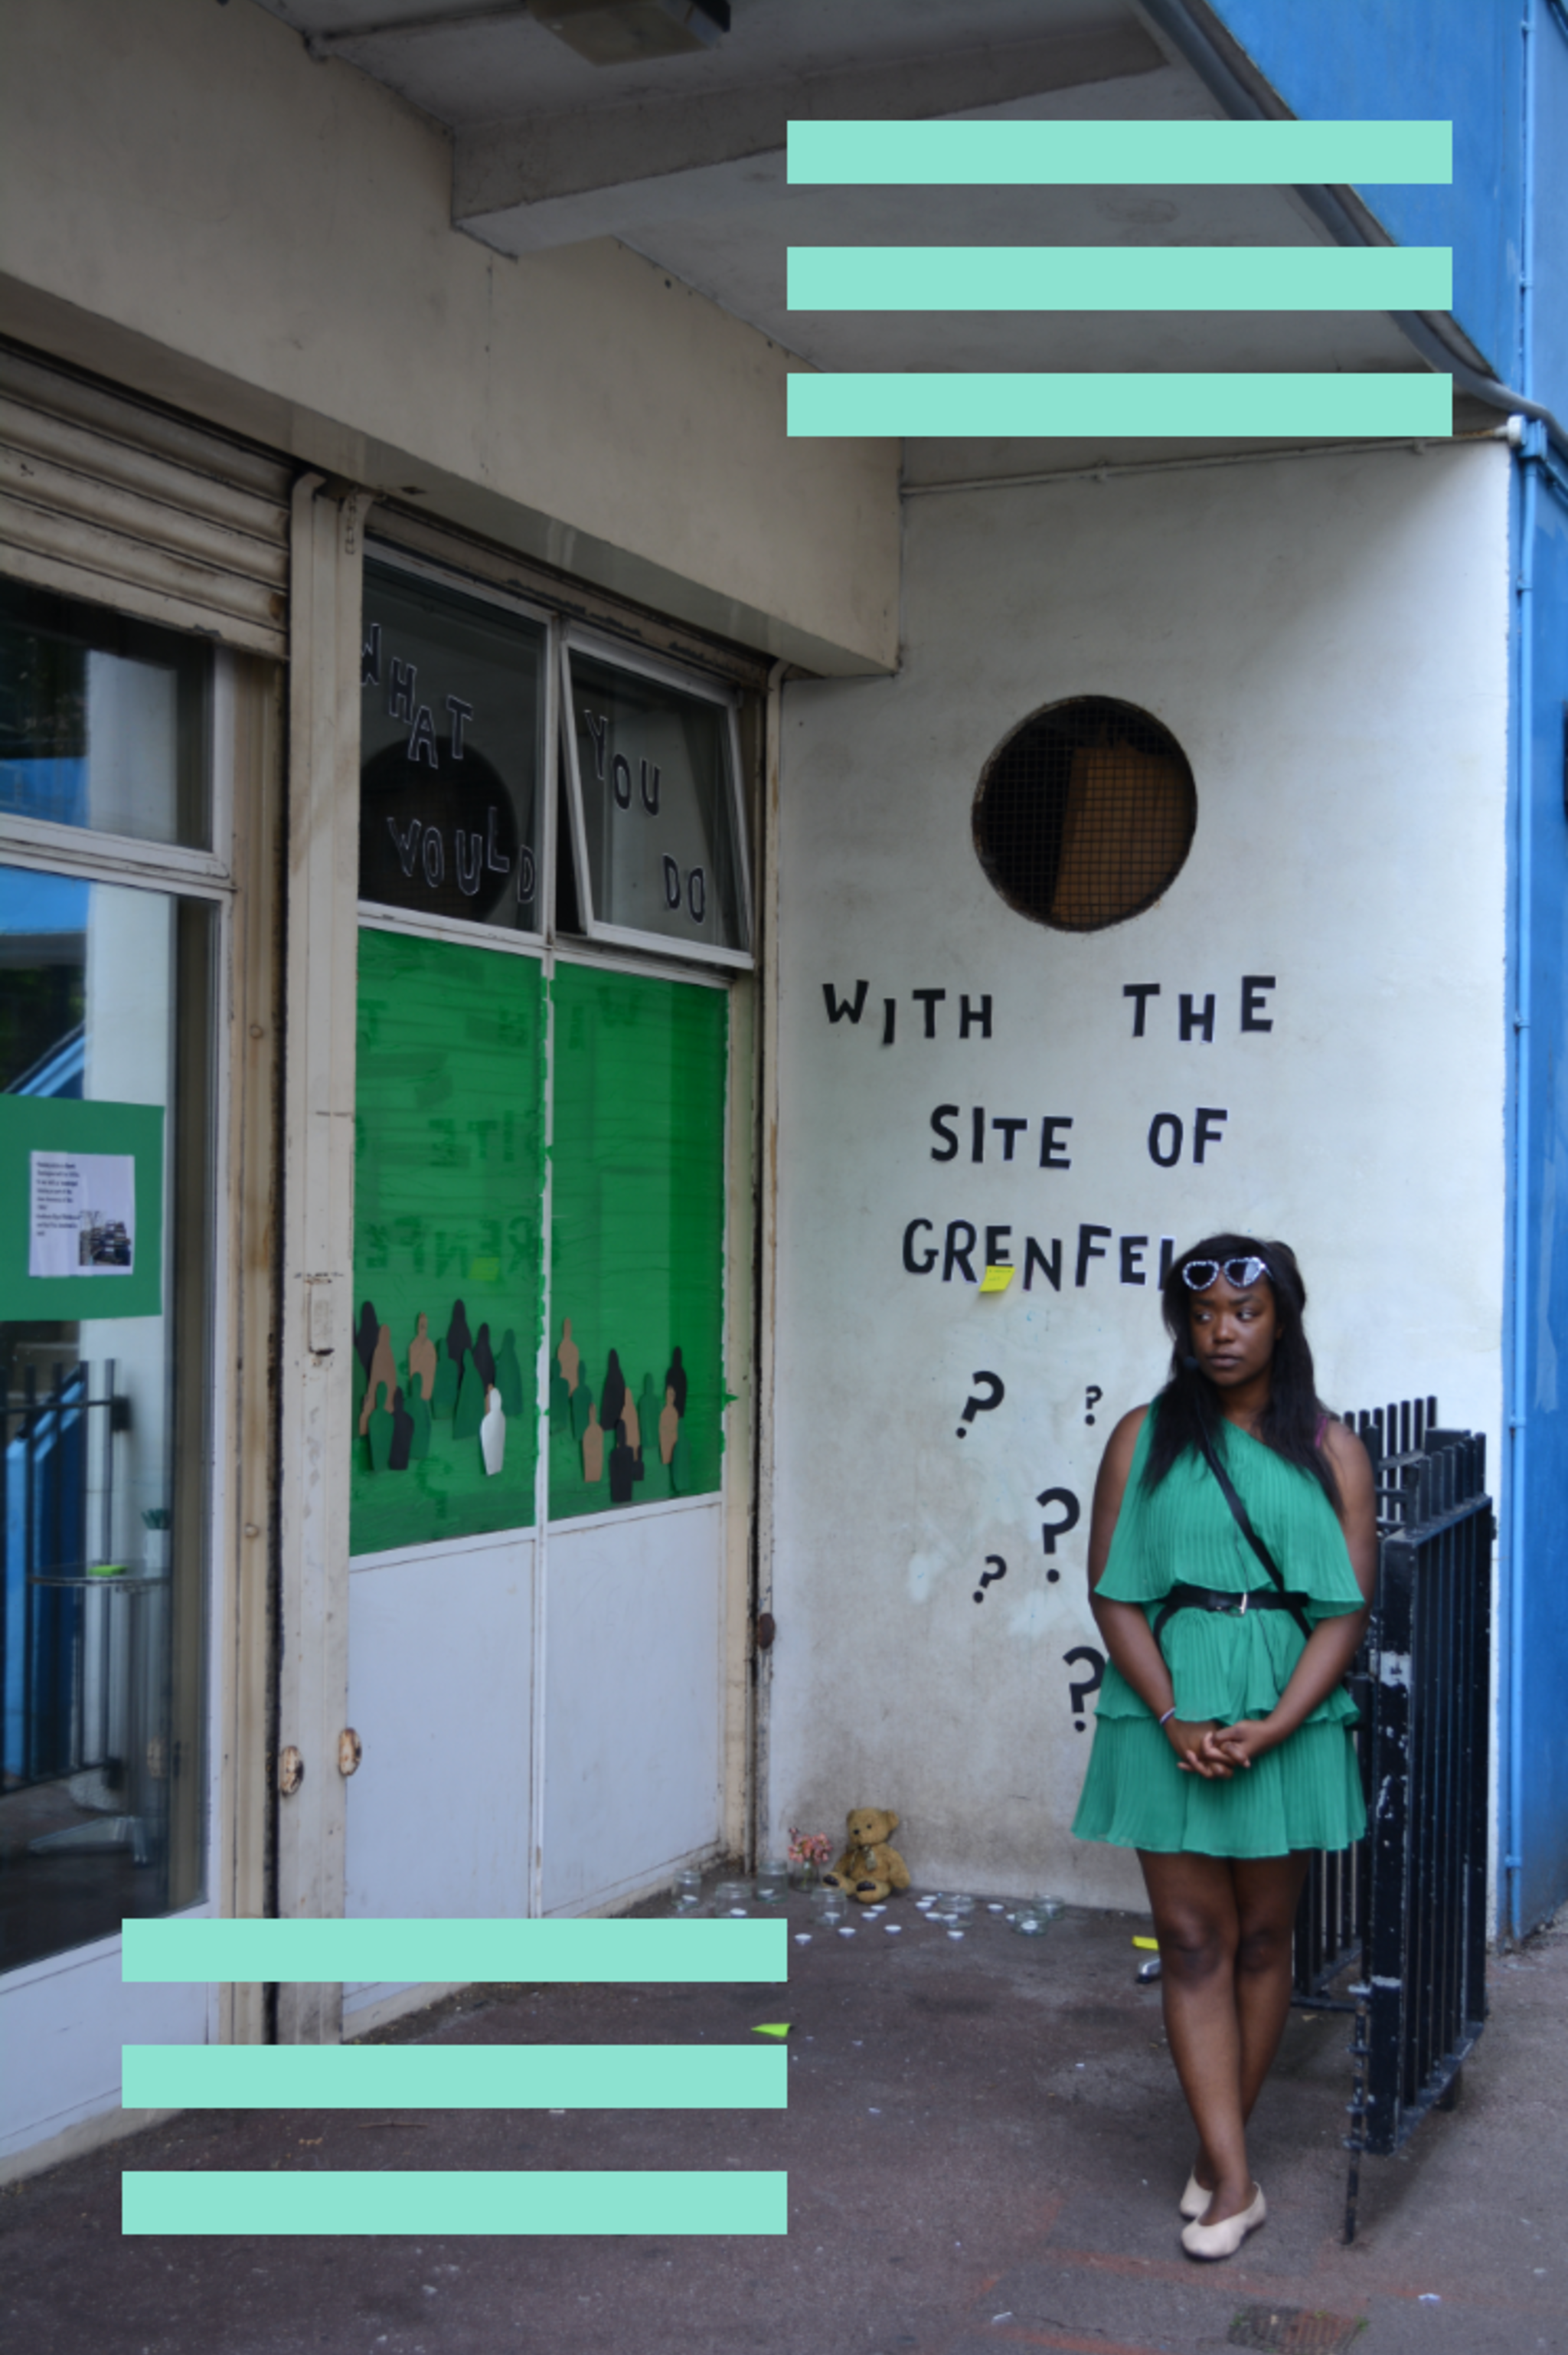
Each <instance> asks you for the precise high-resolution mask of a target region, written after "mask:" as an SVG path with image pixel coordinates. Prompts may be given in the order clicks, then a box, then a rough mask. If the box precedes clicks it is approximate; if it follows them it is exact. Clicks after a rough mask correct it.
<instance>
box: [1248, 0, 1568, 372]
mask: <svg viewBox="0 0 1568 2355" xmlns="http://www.w3.org/2000/svg"><path fill="white" fill-rule="evenodd" d="M1523 6H1524V0H1520V5H1519V6H1517V7H1516V6H1508V5H1502V0H1310V5H1303V0H1217V8H1216V13H1217V14H1218V15H1219V16H1221V17H1222V18H1223V20H1224V23H1225V25H1226V26H1227V27H1229V29H1230V30H1231V32H1232V33H1234V36H1235V37H1236V39H1237V40H1238V41H1239V42H1240V43H1241V44H1242V47H1243V48H1245V50H1246V52H1247V54H1248V56H1249V57H1250V58H1251V59H1253V62H1254V63H1255V65H1256V66H1257V68H1258V69H1259V70H1260V71H1261V72H1262V74H1263V75H1264V76H1265V78H1266V80H1267V81H1268V82H1269V83H1270V84H1271V85H1272V87H1273V88H1274V89H1275V90H1276V91H1277V92H1278V94H1279V96H1280V97H1281V98H1282V99H1283V100H1284V101H1285V103H1286V104H1287V106H1288V107H1289V108H1290V110H1291V112H1292V113H1294V114H1297V115H1299V116H1300V117H1302V118H1303V119H1304V120H1307V121H1313V122H1332V121H1336V120H1345V121H1358V120H1363V121H1364V120H1374V121H1375V120H1395V121H1438V122H1448V123H1452V124H1453V126H1454V181H1453V185H1452V186H1451V187H1446V188H1430V187H1427V188H1410V187H1370V186H1369V187H1365V188H1362V189H1361V190H1360V191H1359V193H1360V194H1361V196H1362V197H1364V198H1365V200H1366V202H1367V203H1368V204H1369V205H1370V206H1371V208H1372V211H1373V212H1374V213H1375V214H1376V215H1377V217H1378V218H1379V220H1381V221H1382V222H1383V226H1384V228H1385V229H1387V230H1388V231H1389V233H1390V235H1391V236H1392V237H1393V238H1395V239H1397V240H1398V241H1399V243H1400V244H1402V245H1446V246H1450V247H1451V248H1452V249H1453V254H1454V316H1455V317H1456V318H1457V320H1458V322H1459V325H1461V326H1462V327H1463V328H1464V330H1465V332H1466V334H1467V336H1469V337H1470V340H1471V341H1472V343H1474V344H1475V345H1476V346H1478V349H1479V350H1480V351H1481V352H1483V353H1484V354H1485V356H1486V357H1487V359H1488V361H1489V364H1490V366H1491V368H1492V369H1493V371H1494V373H1495V374H1497V375H1498V376H1499V377H1501V378H1503V379H1504V381H1505V382H1509V383H1511V382H1514V381H1516V380H1517V376H1516V371H1517V368H1518V361H1519V348H1518V332H1519V331H1518V315H1517V298H1518V287H1519V277H1520V255H1519V233H1520V103H1519V100H1520V76H1521V72H1522V63H1521V56H1520V50H1521V42H1520V29H1519V27H1520V16H1521V14H1522V13H1523ZM1536 8H1537V13H1538V15H1540V16H1542V17H1543V18H1544V17H1546V16H1548V15H1549V13H1550V11H1549V7H1548V0H1536ZM1551 37H1552V38H1556V37H1557V36H1556V34H1555V33H1552V36H1551ZM1542 46H1544V43H1543V44H1542Z"/></svg>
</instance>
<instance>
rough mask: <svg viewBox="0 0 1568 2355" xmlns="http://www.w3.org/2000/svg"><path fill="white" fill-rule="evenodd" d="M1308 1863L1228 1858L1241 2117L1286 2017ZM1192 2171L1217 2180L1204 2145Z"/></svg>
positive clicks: (1298, 1857) (1303, 1854) (1259, 2087)
mask: <svg viewBox="0 0 1568 2355" xmlns="http://www.w3.org/2000/svg"><path fill="white" fill-rule="evenodd" d="M1310 1862H1311V1858H1310V1855H1309V1854H1308V1852H1307V1851H1305V1850H1299V1849H1298V1851H1297V1852H1296V1853H1295V1854H1294V1855H1291V1856H1266V1857H1235V1858H1233V1859H1230V1860H1229V1868H1228V1869H1229V1871H1230V1875H1231V1883H1232V1887H1233V1889H1234V1891H1235V1904H1236V1923H1237V1938H1236V1959H1235V2009H1236V2026H1237V2030H1238V2032H1239V2036H1240V2041H1241V2105H1242V2117H1243V2119H1244V2120H1245V2119H1248V2118H1250V2117H1251V2115H1252V2114H1253V2111H1254V2110H1255V2107H1256V2106H1257V2097H1258V2095H1259V2094H1261V2093H1262V2091H1263V2087H1264V2083H1265V2081H1266V2078H1267V2075H1268V2073H1269V2071H1270V2069H1271V2068H1272V2067H1273V2066H1274V2057H1275V2054H1276V2053H1277V2051H1278V2050H1279V2040H1280V2038H1281V2037H1282V2036H1283V2035H1284V2033H1285V2022H1286V2020H1287V2018H1288V2016H1289V2012H1290V1981H1291V1947H1292V1941H1293V1937H1294V1934H1295V1928H1296V1908H1297V1906H1298V1903H1299V1902H1300V1898H1301V1884H1302V1882H1303V1881H1304V1880H1305V1879H1306V1877H1307V1868H1308V1864H1309V1863H1310ZM1194 2172H1195V2173H1196V2175H1197V2178H1198V2180H1199V2182H1200V2183H1201V2184H1202V2185H1203V2186H1204V2188H1205V2189H1209V2188H1211V2187H1212V2186H1213V2183H1214V2182H1215V2180H1216V2174H1215V2169H1214V2165H1213V2160H1212V2159H1211V2158H1210V2157H1209V2155H1208V2153H1207V2151H1206V2150H1204V2149H1202V2148H1200V2150H1199V2153H1198V2157H1197V2158H1196V2160H1195V2162H1194Z"/></svg>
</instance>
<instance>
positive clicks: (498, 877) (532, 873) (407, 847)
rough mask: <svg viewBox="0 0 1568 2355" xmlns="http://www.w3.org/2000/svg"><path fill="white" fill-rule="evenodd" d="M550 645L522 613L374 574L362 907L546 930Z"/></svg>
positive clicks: (368, 636) (419, 578)
mask: <svg viewBox="0 0 1568 2355" xmlns="http://www.w3.org/2000/svg"><path fill="white" fill-rule="evenodd" d="M547 644H548V639H547V634H546V629H545V626H544V624H543V623H541V622H539V621H536V620H535V619H533V618H531V617H530V616H528V615H527V614H525V613H521V612H519V611H517V610H516V609H514V607H512V606H510V605H507V604H504V603H500V602H490V601H489V600H487V599H483V598H480V597H477V596H469V595H464V594H461V593H460V592H459V591H456V590H453V589H450V588H449V587H447V586H446V585H445V584H444V583H438V582H436V581H431V580H429V579H428V578H426V577H425V576H424V575H422V574H420V573H417V572H411V571H405V570H401V569H400V568H394V567H392V566H390V565H387V564H382V563H377V562H370V563H367V564H366V568H365V619H364V650H363V653H362V655H361V659H360V705H361V710H360V762H361V767H360V815H359V896H360V898H361V900H368V901H371V902H374V903H375V904H376V905H377V906H379V907H385V908H403V909H408V910H409V911H412V912H414V913H417V914H420V915H425V916H441V917H448V918H450V917H456V918H458V919H460V920H461V921H463V922H469V923H477V924H486V925H490V926H492V927H493V928H495V929H498V930H501V931H503V932H543V930H544V928H545V908H544V889H543V881H542V872H541V857H542V853H541V834H542V819H543V814H544V798H545V794H544V780H545V775H546V752H545V744H546V732H545V731H546V699H547V698H546V647H547Z"/></svg>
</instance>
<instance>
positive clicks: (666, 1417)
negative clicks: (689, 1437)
mask: <svg viewBox="0 0 1568 2355" xmlns="http://www.w3.org/2000/svg"><path fill="white" fill-rule="evenodd" d="M680 1436H681V1417H680V1414H679V1412H678V1411H677V1408H676V1405H675V1391H674V1385H673V1383H671V1382H666V1383H665V1385H664V1407H663V1412H662V1414H661V1415H660V1417H659V1461H660V1463H661V1464H668V1463H669V1461H670V1459H671V1457H672V1456H673V1455H674V1453H675V1443H676V1441H677V1440H678V1439H679V1438H680Z"/></svg>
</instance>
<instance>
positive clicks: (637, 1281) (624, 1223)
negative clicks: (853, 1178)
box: [548, 964, 729, 1520]
mask: <svg viewBox="0 0 1568 2355" xmlns="http://www.w3.org/2000/svg"><path fill="white" fill-rule="evenodd" d="M551 997H552V1001H553V1005H554V1008H555V1028H554V1054H553V1060H554V1107H553V1128H552V1139H553V1141H552V1146H551V1159H550V1167H551V1230H550V1300H551V1309H550V1323H551V1332H550V1348H549V1359H548V1363H549V1374H550V1418H549V1427H550V1440H549V1446H550V1516H551V1518H552V1519H553V1520H569V1519H574V1518H579V1517H580V1516H582V1515H583V1514H587V1513H602V1512H607V1511H609V1509H611V1508H612V1507H616V1506H627V1505H649V1504H655V1503H657V1502H659V1501H660V1500H661V1499H664V1500H666V1501H667V1500H668V1499H669V1498H670V1497H678V1496H700V1495H704V1494H705V1493H708V1492H710V1491H712V1490H713V1489H715V1488H716V1487H718V1485H719V1471H720V1457H721V1451H722V1446H723V1432H722V1419H723V1413H724V1399H725V1386H724V1364H723V1343H724V1211H725V1074H726V1039H727V1029H726V1026H727V1020H728V1010H729V1009H728V1000H727V998H726V994H725V992H724V991H723V990H722V989H709V988H705V987H703V986H701V985H700V984H696V983H690V982H679V981H660V980H655V979H652V978H645V977H643V976H641V975H630V974H623V973H607V972H603V971H599V970H595V969H592V968H590V967H588V966H585V965H573V964H562V965H560V966H558V967H557V969H556V976H555V979H554V981H553V982H552V984H551Z"/></svg>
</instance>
